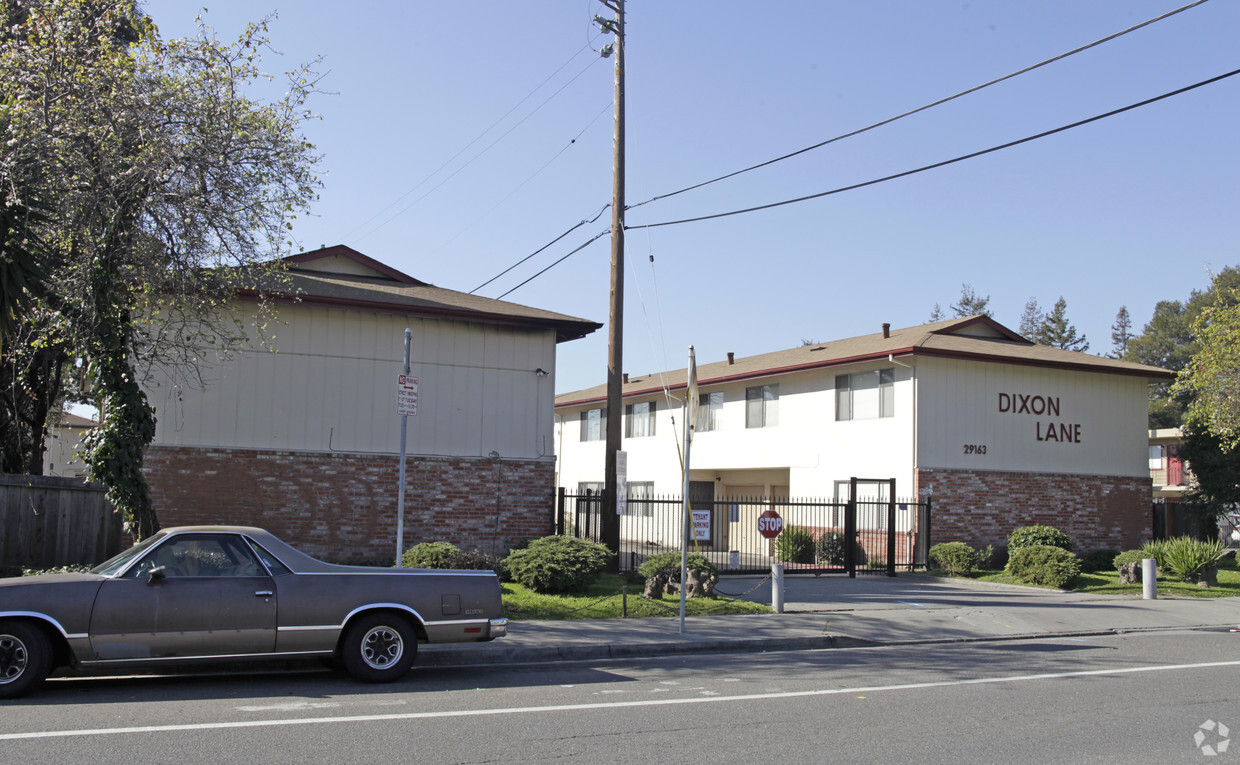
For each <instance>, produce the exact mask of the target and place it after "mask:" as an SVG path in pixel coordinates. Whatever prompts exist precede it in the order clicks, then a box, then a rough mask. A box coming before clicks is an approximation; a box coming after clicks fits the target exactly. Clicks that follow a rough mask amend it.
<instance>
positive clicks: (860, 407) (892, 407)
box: [835, 367, 896, 421]
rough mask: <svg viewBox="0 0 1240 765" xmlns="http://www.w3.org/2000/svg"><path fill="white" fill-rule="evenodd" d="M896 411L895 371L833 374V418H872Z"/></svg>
mask: <svg viewBox="0 0 1240 765" xmlns="http://www.w3.org/2000/svg"><path fill="white" fill-rule="evenodd" d="M895 414H896V370H895V368H894V367H890V368H888V369H876V370H874V371H873V372H857V373H856V374H851V375H836V376H835V419H836V420H838V421H844V420H872V419H874V418H876V417H894V416H895Z"/></svg>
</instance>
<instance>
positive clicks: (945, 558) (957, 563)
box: [930, 542, 982, 574]
mask: <svg viewBox="0 0 1240 765" xmlns="http://www.w3.org/2000/svg"><path fill="white" fill-rule="evenodd" d="M930 560H931V562H933V563H934V565H935V567H936V568H941V569H943V570H944V571H946V572H948V573H949V574H967V573H969V572H970V571H973V570H974V569H975V568H978V567H979V566H981V565H982V556H981V555H980V554H979V553H978V552H977V551H976V550H974V549H973V548H972V547H969V546H968V545H967V544H965V543H964V542H943V543H941V544H937V545H935V546H934V547H931V548H930Z"/></svg>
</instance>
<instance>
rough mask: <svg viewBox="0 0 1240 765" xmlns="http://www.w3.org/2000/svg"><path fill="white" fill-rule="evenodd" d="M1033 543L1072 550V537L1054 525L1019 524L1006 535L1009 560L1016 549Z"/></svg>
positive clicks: (1030, 545)
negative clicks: (1018, 526)
mask: <svg viewBox="0 0 1240 765" xmlns="http://www.w3.org/2000/svg"><path fill="white" fill-rule="evenodd" d="M1034 545H1047V546H1048V547H1058V548H1059V549H1061V550H1067V551H1068V552H1072V537H1070V536H1068V535H1067V534H1065V533H1063V532H1062V531H1060V530H1059V529H1057V528H1055V527H1054V526H1043V525H1041V524H1034V525H1032V526H1021V527H1020V528H1018V529H1013V530H1012V533H1011V534H1009V535H1008V556H1009V560H1010V557H1011V556H1012V555H1015V554H1016V551H1017V550H1019V549H1021V548H1022V547H1032V546H1034Z"/></svg>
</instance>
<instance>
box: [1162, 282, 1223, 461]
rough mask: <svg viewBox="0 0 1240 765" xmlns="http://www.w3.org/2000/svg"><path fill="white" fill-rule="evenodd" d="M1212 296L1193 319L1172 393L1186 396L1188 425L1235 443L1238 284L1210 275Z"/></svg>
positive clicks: (1221, 441)
mask: <svg viewBox="0 0 1240 765" xmlns="http://www.w3.org/2000/svg"><path fill="white" fill-rule="evenodd" d="M1213 292H1214V302H1213V303H1211V304H1210V305H1208V306H1206V307H1205V308H1203V309H1202V310H1201V312H1200V313H1198V314H1197V317H1196V318H1195V319H1194V320H1193V325H1192V332H1193V336H1194V338H1195V340H1196V350H1195V351H1194V353H1193V356H1192V358H1191V359H1190V360H1189V362H1188V365H1187V366H1186V367H1184V369H1183V370H1181V371H1180V374H1179V376H1178V378H1177V379H1176V383H1175V386H1174V387H1173V388H1172V392H1173V393H1177V394H1183V395H1185V396H1186V397H1187V399H1188V402H1189V403H1188V413H1187V414H1188V421H1189V422H1190V423H1191V424H1192V426H1193V428H1194V429H1195V430H1198V431H1202V432H1206V433H1209V434H1210V435H1212V436H1213V437H1215V438H1217V439H1218V441H1219V442H1220V445H1221V446H1223V447H1224V448H1226V449H1236V448H1237V447H1240V289H1237V288H1235V287H1232V288H1230V289H1229V288H1227V287H1226V286H1225V285H1221V284H1219V283H1218V280H1217V279H1216V280H1215V284H1214V288H1213Z"/></svg>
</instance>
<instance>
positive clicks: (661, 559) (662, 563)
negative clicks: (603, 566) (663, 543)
mask: <svg viewBox="0 0 1240 765" xmlns="http://www.w3.org/2000/svg"><path fill="white" fill-rule="evenodd" d="M686 565H688V567H689V568H696V569H699V570H701V571H709V572H710V573H712V574H717V573H719V571H718V569H716V568H715V564H713V563H711V562H710V559H709V558H707V557H706V556H705V555H703V554H702V553H696V552H691V553H689V557H688V561H687V564H686ZM637 573H638V575H639V576H640V577H641V581H643V582H644V581H646V580H647V579H649V578H650V577H652V576H656V575H659V574H662V575H664V576H666V577H667V578H668V579H669V580H670V581H673V582H679V581H680V553H678V552H665V553H659V554H658V555H654V556H651V557H650V558H648V559H647V560H646V562H645V563H643V564H641V565H640V566H638V567H637Z"/></svg>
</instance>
